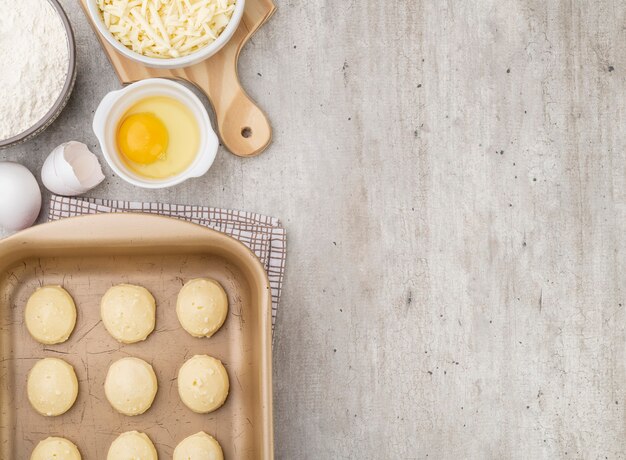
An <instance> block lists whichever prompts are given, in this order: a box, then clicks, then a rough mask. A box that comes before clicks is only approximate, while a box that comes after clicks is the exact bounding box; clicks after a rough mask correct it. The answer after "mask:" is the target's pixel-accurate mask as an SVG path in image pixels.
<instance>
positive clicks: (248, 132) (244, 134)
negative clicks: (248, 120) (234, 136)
mask: <svg viewBox="0 0 626 460" xmlns="http://www.w3.org/2000/svg"><path fill="white" fill-rule="evenodd" d="M241 136H242V137H245V138H246V139H248V138H249V137H252V128H250V127H249V126H246V127H245V128H242V129H241Z"/></svg>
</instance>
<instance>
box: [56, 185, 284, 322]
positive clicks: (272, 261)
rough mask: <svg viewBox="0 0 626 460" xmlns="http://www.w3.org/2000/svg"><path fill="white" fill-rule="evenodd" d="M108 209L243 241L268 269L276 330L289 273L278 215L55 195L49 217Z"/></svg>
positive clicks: (102, 211) (70, 215)
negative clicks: (186, 224) (191, 225)
mask: <svg viewBox="0 0 626 460" xmlns="http://www.w3.org/2000/svg"><path fill="white" fill-rule="evenodd" d="M107 212H145V213H150V214H159V215H162V216H167V217H174V218H177V219H182V220H186V221H188V222H193V223H195V224H200V225H204V226H205V227H209V228H212V229H213V230H217V231H219V232H222V233H226V234H227V235H230V236H232V237H233V238H235V239H237V240H239V241H241V242H242V243H243V244H245V245H246V246H247V247H249V248H250V249H251V250H252V252H254V253H255V254H256V255H257V257H258V258H259V260H260V261H261V263H262V264H263V266H264V267H265V270H266V271H267V275H268V277H269V280H270V286H271V289H272V331H273V330H274V323H275V322H276V313H277V312H278V302H279V300H280V292H281V289H282V285H283V276H284V273H285V258H286V256H287V252H286V237H287V235H286V232H285V229H284V228H283V227H282V226H281V224H280V221H279V220H278V219H276V218H275V217H268V216H263V215H261V214H255V213H252V212H246V211H236V210H232V209H220V208H209V207H206V206H189V205H180V204H165V203H138V202H131V201H116V200H101V199H97V198H69V197H64V196H56V195H52V198H51V199H50V210H49V214H48V220H59V219H63V218H65V217H73V216H81V215H83V214H99V213H107Z"/></svg>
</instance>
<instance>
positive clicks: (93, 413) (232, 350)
mask: <svg viewBox="0 0 626 460" xmlns="http://www.w3.org/2000/svg"><path fill="white" fill-rule="evenodd" d="M196 277H210V278H213V279H216V280H217V281H219V282H220V283H221V284H222V286H223V287H224V289H225V290H226V292H227V294H228V298H229V304H230V310H229V314H228V318H227V320H226V322H225V324H224V326H223V327H222V328H221V329H220V330H219V331H218V332H217V333H216V334H215V335H214V336H213V337H211V338H208V339H207V338H204V339H198V338H193V337H191V336H190V335H188V334H187V333H186V332H185V331H184V330H183V329H182V328H181V327H180V324H179V323H178V319H177V317H176V311H175V305H176V296H177V294H178V291H179V290H180V288H181V286H182V285H183V283H184V282H185V281H187V280H189V279H192V278H196ZM118 283H132V284H139V285H142V286H145V287H146V288H147V289H148V290H150V292H152V294H153V295H154V297H155V299H156V301H157V323H156V328H155V331H154V332H153V333H152V334H151V335H150V336H149V337H148V339H147V340H146V341H145V342H141V343H138V344H132V345H124V344H120V343H118V342H117V341H115V340H114V339H113V338H112V337H110V336H109V335H108V333H107V332H106V330H105V329H104V327H103V325H102V323H101V321H100V313H99V312H100V298H101V297H102V295H103V294H104V292H105V291H106V290H107V289H108V288H109V287H111V286H112V285H114V284H118ZM47 284H59V285H62V286H64V287H65V288H66V289H67V290H68V291H69V292H70V294H71V295H72V296H73V298H74V300H75V302H76V307H77V310H78V319H77V322H76V328H75V329H74V332H73V334H72V335H71V337H70V338H69V340H68V341H67V342H65V343H63V344H60V345H41V344H39V343H37V342H36V341H35V340H33V339H32V338H31V336H30V335H29V334H28V331H27V330H26V327H25V325H24V320H23V315H24V306H25V304H26V301H27V299H28V297H29V296H30V294H31V293H32V292H33V291H34V290H35V289H36V288H37V287H38V286H41V285H47ZM194 354H209V355H212V356H215V357H217V358H219V359H220V360H222V362H223V363H224V365H225V367H226V369H227V371H228V375H229V377H230V394H229V396H228V399H227V400H226V403H225V404H224V406H222V407H221V408H220V409H218V410H217V411H215V412H213V413H210V414H204V415H201V414H195V413H193V412H191V411H190V410H189V409H187V408H186V407H185V406H184V405H183V404H182V402H181V401H180V398H179V396H178V390H177V386H176V376H177V372H178V368H179V367H180V365H181V364H182V363H183V362H184V361H185V359H186V358H189V357H191V356H193V355H194ZM124 356H137V357H139V358H142V359H144V360H146V361H147V362H149V363H151V364H152V366H153V367H154V370H155V372H156V374H157V378H158V382H159V391H158V393H157V396H156V399H155V401H154V404H153V406H152V407H151V408H150V409H149V410H148V411H147V412H146V413H144V414H142V415H139V416H135V417H128V416H124V415H121V414H118V413H116V412H115V411H114V410H113V408H112V407H111V406H110V405H109V403H108V402H107V400H106V397H105V395H104V388H103V384H104V378H105V376H106V372H107V370H108V367H109V365H110V364H111V363H112V362H113V361H115V360H117V359H119V358H121V357H124ZM44 357H60V358H63V359H65V360H66V361H68V362H69V363H71V364H72V365H73V366H74V369H75V370H76V374H77V376H78V380H79V386H80V388H79V394H78V399H77V400H76V403H75V404H74V406H73V407H72V409H70V410H69V411H68V412H67V413H65V414H63V415H61V416H59V417H43V416H41V415H39V414H37V413H36V412H35V411H34V409H33V408H32V407H31V406H30V404H29V402H28V398H27V395H26V379H27V374H28V371H29V370H30V368H31V367H32V366H33V364H34V363H35V362H36V360H38V359H41V358H44ZM0 359H1V365H0V457H1V458H2V459H20V460H21V459H25V458H29V456H30V453H31V451H32V449H33V448H34V446H35V445H36V444H37V443H38V442H39V441H40V440H41V439H44V438H46V437H48V436H63V437H66V438H68V439H70V440H71V441H73V442H74V443H75V444H77V445H78V447H79V449H80V451H81V453H82V455H83V459H84V460H104V459H106V455H107V451H108V448H109V445H110V444H111V442H112V441H113V440H114V439H115V438H116V437H117V436H118V435H119V434H120V433H122V432H124V431H128V430H138V431H143V432H145V433H146V434H147V435H148V436H150V438H151V439H152V441H153V442H154V444H155V446H156V448H157V450H158V452H159V457H160V458H171V457H172V452H173V450H174V448H175V447H176V444H177V443H178V442H180V441H181V440H182V439H183V438H185V437H187V436H189V435H191V434H193V433H196V432H198V431H200V430H203V431H206V432H207V433H209V434H211V435H213V436H214V437H215V438H216V439H217V440H218V441H219V442H220V444H221V445H222V448H223V449H224V455H225V458H226V459H229V460H230V459H233V460H234V459H272V458H273V454H274V450H273V427H272V381H271V379H272V368H271V366H272V358H271V299H270V287H269V282H268V280H267V275H266V273H265V271H264V270H263V267H262V265H261V264H260V263H259V261H258V259H257V258H256V256H255V255H254V254H253V253H252V252H250V251H249V250H248V249H247V248H246V247H245V246H244V245H242V244H241V243H240V242H238V241H236V240H234V239H232V238H230V237H228V236H226V235H224V234H221V233H219V232H215V231H212V230H209V229H206V228H204V227H201V226H198V225H195V224H190V223H187V222H182V221H178V220H174V219H169V218H165V217H159V216H151V215H145V214H108V215H93V216H84V217H75V218H70V219H65V220H61V221H58V222H53V223H48V224H43V225H39V226H37V227H33V228H31V229H28V230H25V231H23V232H20V233H18V234H16V235H14V236H11V237H9V238H7V239H5V240H2V241H0Z"/></svg>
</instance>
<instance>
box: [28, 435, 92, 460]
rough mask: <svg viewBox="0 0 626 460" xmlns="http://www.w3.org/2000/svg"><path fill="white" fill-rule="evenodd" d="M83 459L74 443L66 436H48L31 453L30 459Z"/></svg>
mask: <svg viewBox="0 0 626 460" xmlns="http://www.w3.org/2000/svg"><path fill="white" fill-rule="evenodd" d="M51 458H53V459H55V460H81V458H82V457H81V456H80V452H79V451H78V448H77V447H76V446H75V445H74V443H72V442H70V441H68V440H67V439H65V438H47V439H44V440H43V441H40V442H39V444H37V447H35V449H34V450H33V453H32V454H31V455H30V460H50V459H51Z"/></svg>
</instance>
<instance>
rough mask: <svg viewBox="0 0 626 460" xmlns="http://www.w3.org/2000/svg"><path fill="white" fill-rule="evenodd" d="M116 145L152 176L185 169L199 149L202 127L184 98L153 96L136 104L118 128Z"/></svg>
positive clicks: (132, 164) (124, 156)
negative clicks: (183, 100)
mask: <svg viewBox="0 0 626 460" xmlns="http://www.w3.org/2000/svg"><path fill="white" fill-rule="evenodd" d="M116 141H117V149H118V152H119V155H120V157H121V158H122V160H123V161H124V162H125V163H126V165H127V166H128V167H129V168H130V169H132V170H133V171H134V172H135V173H137V174H140V175H142V176H144V177H149V178H157V179H161V178H165V177H171V176H174V175H176V174H179V173H181V172H183V171H184V170H185V169H187V167H188V166H189V165H190V164H191V163H192V161H193V160H194V158H195V156H196V155H197V153H198V147H199V143H200V130H199V127H198V122H197V120H196V119H195V117H194V115H193V113H192V112H191V110H189V108H187V107H186V106H185V105H184V104H183V103H182V102H180V101H178V100H176V99H174V98H171V97H167V96H151V97H147V98H145V99H141V100H139V101H138V102H136V103H135V104H133V105H132V106H131V107H130V108H129V109H128V110H127V111H126V112H125V113H124V115H123V116H122V118H121V120H120V122H119V124H118V127H117V132H116Z"/></svg>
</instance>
